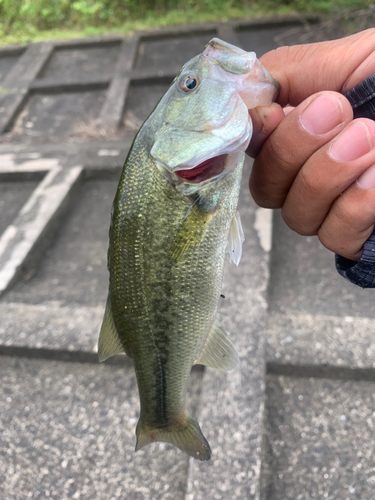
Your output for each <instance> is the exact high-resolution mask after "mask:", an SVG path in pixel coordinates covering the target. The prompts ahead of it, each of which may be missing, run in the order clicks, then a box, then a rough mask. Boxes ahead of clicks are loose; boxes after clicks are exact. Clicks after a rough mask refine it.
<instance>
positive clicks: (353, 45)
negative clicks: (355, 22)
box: [260, 28, 375, 106]
mask: <svg viewBox="0 0 375 500" xmlns="http://www.w3.org/2000/svg"><path fill="white" fill-rule="evenodd" d="M260 61H261V62H262V64H263V65H264V66H265V67H266V68H267V69H268V70H269V71H270V73H271V75H272V76H273V77H274V78H275V79H276V80H277V81H278V82H279V83H280V87H281V88H280V94H279V96H278V98H277V102H278V103H279V104H280V105H281V106H286V105H287V104H290V105H291V106H297V105H298V104H300V103H301V102H302V101H303V100H304V99H306V98H307V97H309V96H310V95H312V94H315V93H316V92H320V91H322V90H334V91H336V92H341V93H345V92H347V91H348V90H350V89H351V88H353V87H355V86H356V85H358V83H360V82H361V81H362V80H364V79H365V78H367V77H368V76H370V75H371V74H372V73H373V72H374V70H375V29H374V28H372V29H369V30H366V31H362V32H360V33H357V34H355V35H351V36H348V37H346V38H341V39H339V40H333V41H329V42H320V43H311V44H306V45H295V46H292V47H279V48H278V49H275V50H272V51H271V52H268V53H267V54H265V55H264V56H262V57H261V58H260Z"/></svg>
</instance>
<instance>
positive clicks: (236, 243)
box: [226, 210, 245, 266]
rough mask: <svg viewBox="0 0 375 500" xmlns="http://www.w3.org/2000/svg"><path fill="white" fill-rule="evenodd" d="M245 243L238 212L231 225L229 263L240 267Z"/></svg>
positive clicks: (228, 246)
mask: <svg viewBox="0 0 375 500" xmlns="http://www.w3.org/2000/svg"><path fill="white" fill-rule="evenodd" d="M244 241H245V235H244V234H243V229H242V224H241V217H240V213H239V211H238V210H237V212H236V215H234V216H233V219H232V222H231V224H230V229H229V236H228V243H227V248H226V251H227V257H228V260H229V262H233V263H234V264H236V266H238V264H239V263H240V260H241V257H242V243H243V242H244Z"/></svg>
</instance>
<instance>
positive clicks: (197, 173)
mask: <svg viewBox="0 0 375 500" xmlns="http://www.w3.org/2000/svg"><path fill="white" fill-rule="evenodd" d="M228 159H229V154H222V155H219V156H214V157H212V158H209V159H208V160H205V161H203V162H202V163H199V165H197V166H196V167H194V168H190V169H186V170H175V174H176V175H177V176H178V177H179V178H180V179H183V180H185V181H188V182H191V183H194V184H198V183H201V182H203V181H206V180H208V179H212V178H213V177H217V176H218V175H220V174H222V173H223V172H224V171H225V167H226V166H227V162H228Z"/></svg>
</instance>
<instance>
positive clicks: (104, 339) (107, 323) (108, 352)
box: [98, 297, 124, 362]
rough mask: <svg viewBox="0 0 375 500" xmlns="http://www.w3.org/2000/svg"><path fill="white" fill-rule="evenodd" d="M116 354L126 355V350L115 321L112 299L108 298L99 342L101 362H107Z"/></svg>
mask: <svg viewBox="0 0 375 500" xmlns="http://www.w3.org/2000/svg"><path fill="white" fill-rule="evenodd" d="M115 354H124V348H123V346H122V344H121V341H120V338H119V335H118V333H117V329H116V326H115V323H114V321H113V315H112V306H111V299H110V297H108V300H107V306H106V309H105V313H104V318H103V323H102V328H101V330H100V335H99V341H98V356H99V361H100V362H102V361H105V360H106V359H108V358H110V357H111V356H114V355H115Z"/></svg>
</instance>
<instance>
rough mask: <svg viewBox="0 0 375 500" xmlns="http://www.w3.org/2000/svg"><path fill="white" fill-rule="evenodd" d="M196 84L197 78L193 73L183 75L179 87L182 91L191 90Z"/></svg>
mask: <svg viewBox="0 0 375 500" xmlns="http://www.w3.org/2000/svg"><path fill="white" fill-rule="evenodd" d="M197 85H198V78H197V77H196V76H194V75H188V76H185V78H184V79H183V80H182V82H181V83H180V88H181V90H183V91H184V92H191V91H192V90H194V89H195V88H196V87H197Z"/></svg>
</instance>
